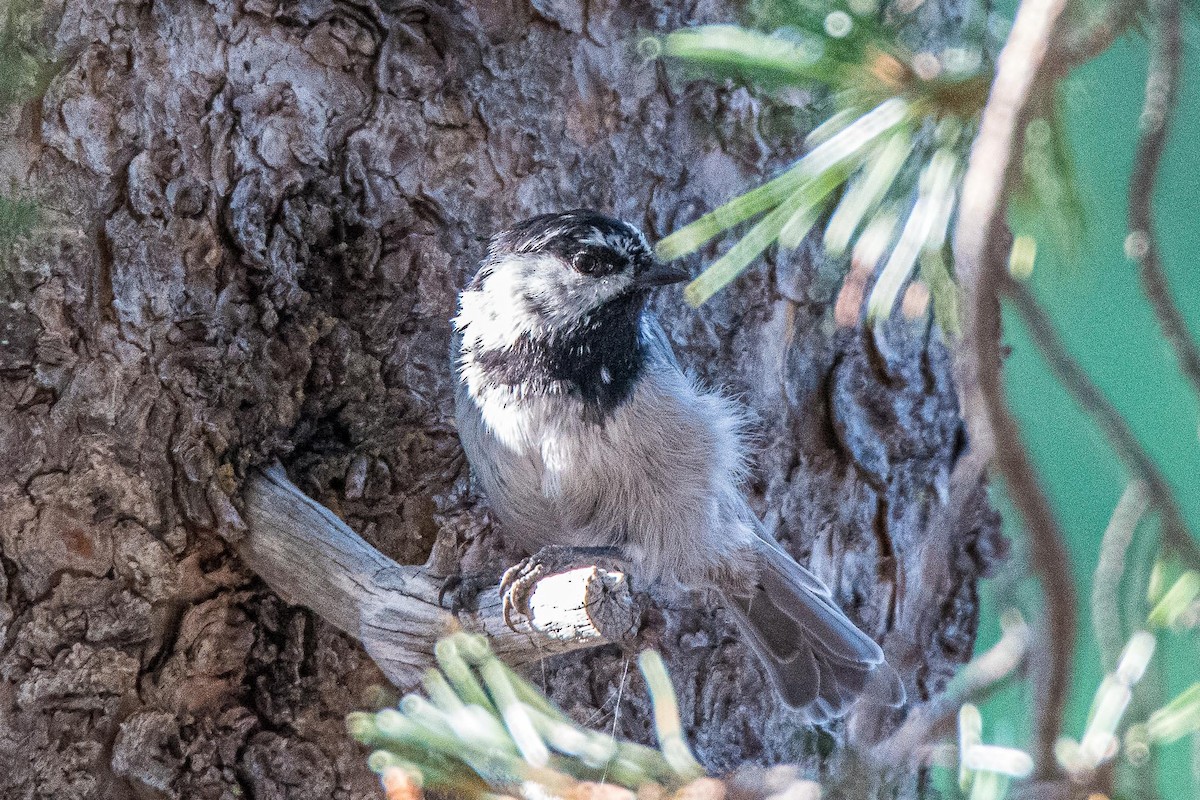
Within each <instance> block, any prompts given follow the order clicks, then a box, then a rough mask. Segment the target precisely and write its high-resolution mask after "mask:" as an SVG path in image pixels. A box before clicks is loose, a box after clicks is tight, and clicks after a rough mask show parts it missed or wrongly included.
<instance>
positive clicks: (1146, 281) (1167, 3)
mask: <svg viewBox="0 0 1200 800" xmlns="http://www.w3.org/2000/svg"><path fill="white" fill-rule="evenodd" d="M1150 11H1151V14H1150V16H1151V18H1152V22H1151V27H1150V31H1151V35H1150V67H1149V70H1148V74H1147V76H1146V99H1145V102H1144V104H1143V105H1142V117H1141V129H1142V130H1141V138H1139V139H1138V145H1137V151H1136V152H1135V154H1134V159H1133V174H1132V175H1131V177H1130V180H1129V238H1128V239H1126V241H1125V251H1126V253H1127V254H1128V255H1129V257H1130V258H1132V259H1133V260H1134V262H1135V263H1136V264H1137V265H1138V271H1139V272H1140V274H1141V278H1142V289H1143V291H1145V293H1146V298H1147V299H1148V300H1149V301H1150V305H1151V306H1153V308H1154V315H1155V316H1156V317H1158V324H1159V325H1160V326H1161V327H1162V331H1163V336H1164V337H1166V339H1167V342H1168V343H1170V345H1171V348H1172V349H1173V350H1174V351H1175V357H1176V358H1178V359H1179V367H1180V369H1181V370H1182V371H1183V374H1184V376H1185V377H1186V378H1187V380H1188V382H1189V383H1191V385H1192V391H1194V392H1195V393H1196V396H1197V397H1198V398H1200V349H1198V348H1197V347H1196V342H1195V340H1194V339H1193V338H1192V336H1191V333H1190V332H1189V331H1188V327H1187V322H1186V321H1185V320H1184V318H1183V313H1182V312H1180V310H1179V306H1177V305H1176V304H1175V301H1174V300H1173V299H1172V298H1171V289H1170V287H1169V285H1168V284H1167V276H1166V275H1165V274H1164V273H1163V266H1162V258H1161V254H1160V253H1159V249H1158V240H1157V237H1156V236H1155V233H1154V209H1153V200H1154V186H1155V182H1156V181H1157V178H1158V167H1159V163H1160V162H1161V160H1162V154H1163V150H1164V149H1165V148H1166V144H1167V137H1168V135H1169V134H1170V122H1171V116H1172V114H1174V112H1175V105H1176V102H1177V101H1178V99H1179V75H1180V70H1181V68H1182V61H1183V42H1182V34H1181V24H1180V3H1179V0H1151V2H1150Z"/></svg>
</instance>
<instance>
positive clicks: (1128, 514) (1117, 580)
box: [1092, 480, 1150, 671]
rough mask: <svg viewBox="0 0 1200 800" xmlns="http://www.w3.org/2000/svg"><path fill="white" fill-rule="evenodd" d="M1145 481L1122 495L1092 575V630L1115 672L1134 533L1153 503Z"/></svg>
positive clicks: (1104, 660) (1122, 635)
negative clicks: (1124, 582) (1123, 581)
mask: <svg viewBox="0 0 1200 800" xmlns="http://www.w3.org/2000/svg"><path fill="white" fill-rule="evenodd" d="M1149 501H1150V498H1149V493H1148V492H1147V490H1146V484H1145V482H1144V481H1140V480H1133V481H1130V482H1129V485H1128V486H1126V487H1125V491H1123V492H1121V499H1120V500H1118V501H1117V507H1116V508H1115V509H1113V513H1112V517H1111V518H1109V521H1108V526H1107V527H1106V528H1105V529H1104V538H1102V539H1101V540H1100V558H1098V559H1097V560H1096V571H1095V572H1094V573H1092V629H1093V630H1094V631H1095V634H1096V641H1097V642H1098V643H1099V645H1100V660H1101V662H1102V663H1103V665H1104V668H1105V669H1106V670H1109V671H1111V670H1114V669H1116V666H1117V659H1118V658H1120V656H1121V648H1122V647H1123V646H1124V644H1125V640H1126V634H1125V625H1124V622H1123V620H1122V619H1121V603H1120V597H1121V579H1122V578H1123V577H1124V576H1125V562H1126V558H1127V555H1128V553H1129V546H1130V544H1132V543H1133V532H1134V531H1135V530H1137V526H1138V523H1139V522H1141V519H1142V517H1143V516H1144V515H1145V513H1146V508H1147V506H1149V504H1150V502H1149Z"/></svg>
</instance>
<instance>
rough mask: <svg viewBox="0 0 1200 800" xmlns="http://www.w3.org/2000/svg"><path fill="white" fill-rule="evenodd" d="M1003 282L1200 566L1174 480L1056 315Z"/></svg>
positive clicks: (1177, 541)
mask: <svg viewBox="0 0 1200 800" xmlns="http://www.w3.org/2000/svg"><path fill="white" fill-rule="evenodd" d="M1001 286H1002V289H1003V290H1004V293H1005V294H1006V295H1007V296H1008V298H1009V299H1010V300H1011V301H1012V304H1013V308H1015V309H1016V311H1017V313H1018V314H1020V315H1021V320H1022V321H1023V322H1024V323H1025V327H1026V329H1027V330H1028V331H1029V335H1030V337H1031V338H1032V339H1033V342H1034V344H1035V345H1036V346H1037V348H1038V350H1040V351H1041V353H1042V357H1043V358H1045V359H1046V363H1047V364H1049V366H1050V369H1051V370H1052V371H1053V372H1054V374H1055V377H1057V378H1058V382H1059V383H1060V384H1062V386H1063V387H1064V388H1065V389H1066V390H1067V391H1068V392H1069V393H1070V394H1071V395H1072V396H1073V397H1074V398H1075V400H1076V401H1077V402H1078V403H1079V406H1080V408H1082V409H1083V411H1084V413H1086V414H1087V415H1088V416H1089V417H1091V418H1092V421H1093V422H1095V423H1096V426H1097V427H1099V428H1100V430H1101V431H1102V432H1103V433H1104V436H1105V438H1107V439H1108V441H1109V442H1110V443H1111V444H1112V446H1113V449H1114V450H1116V451H1117V456H1118V457H1119V458H1120V459H1121V460H1122V461H1123V462H1125V466H1126V467H1127V468H1128V469H1129V471H1130V472H1132V473H1133V475H1134V476H1135V477H1136V478H1137V479H1138V480H1141V481H1143V482H1144V483H1145V484H1146V490H1147V492H1148V493H1149V497H1150V502H1151V503H1152V504H1153V505H1154V507H1155V508H1156V509H1157V510H1158V513H1159V515H1160V516H1161V518H1162V529H1163V541H1164V543H1165V544H1166V545H1167V547H1169V548H1170V549H1171V550H1173V551H1174V552H1175V553H1176V554H1177V555H1178V556H1179V557H1180V558H1181V559H1183V560H1184V561H1185V562H1187V563H1188V564H1189V565H1195V566H1197V567H1200V545H1198V544H1197V543H1196V540H1195V539H1193V538H1192V535H1191V534H1190V533H1189V532H1188V528H1187V523H1185V522H1184V519H1183V512H1181V511H1180V509H1179V503H1178V502H1177V501H1176V500H1175V495H1174V493H1173V492H1172V491H1171V485H1170V484H1169V483H1168V482H1167V479H1166V476H1164V475H1163V474H1162V472H1161V471H1160V470H1159V468H1158V465H1157V464H1155V463H1154V460H1153V459H1152V458H1150V454H1149V453H1147V452H1146V449H1145V448H1144V447H1142V444H1141V442H1139V441H1138V438H1137V436H1136V435H1135V434H1134V432H1133V429H1132V428H1131V427H1129V423H1128V422H1127V421H1126V420H1125V418H1124V417H1123V416H1121V413H1120V412H1119V411H1117V409H1116V407H1115V406H1113V404H1112V402H1110V401H1109V399H1108V398H1107V397H1105V396H1104V393H1103V392H1102V391H1100V389H1099V387H1097V386H1096V384H1095V383H1093V382H1092V379H1091V378H1090V377H1089V376H1088V374H1087V373H1086V372H1085V371H1084V370H1083V368H1082V367H1081V366H1079V362H1077V361H1076V360H1075V359H1073V358H1072V357H1071V354H1070V353H1069V352H1068V350H1067V347H1066V344H1065V343H1064V342H1063V340H1062V338H1061V337H1059V335H1058V331H1056V330H1055V329H1054V324H1053V323H1052V322H1051V321H1050V317H1049V316H1048V315H1047V314H1046V311H1045V309H1044V308H1042V306H1041V304H1039V303H1038V301H1037V299H1036V298H1034V296H1033V294H1032V293H1031V292H1030V291H1029V289H1028V287H1026V286H1025V285H1024V284H1022V283H1020V282H1019V281H1016V280H1014V279H1013V278H1011V277H1009V276H1007V275H1006V276H1005V277H1004V279H1003V281H1002V284H1001Z"/></svg>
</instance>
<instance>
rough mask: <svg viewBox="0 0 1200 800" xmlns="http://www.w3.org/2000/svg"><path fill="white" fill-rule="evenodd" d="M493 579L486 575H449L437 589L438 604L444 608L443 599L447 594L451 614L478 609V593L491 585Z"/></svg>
mask: <svg viewBox="0 0 1200 800" xmlns="http://www.w3.org/2000/svg"><path fill="white" fill-rule="evenodd" d="M493 580H494V578H492V577H490V576H487V575H450V576H449V577H447V578H446V579H445V581H443V582H442V587H441V588H440V589H439V590H438V605H439V606H441V607H442V608H445V607H446V603H445V599H446V597H447V596H449V597H450V612H451V613H452V614H461V613H462V612H464V611H478V610H479V593H480V592H481V591H483V590H484V589H486V588H487V587H489V586H491V584H492V581H493Z"/></svg>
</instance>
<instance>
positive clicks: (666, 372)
mask: <svg viewBox="0 0 1200 800" xmlns="http://www.w3.org/2000/svg"><path fill="white" fill-rule="evenodd" d="M687 277H688V275H687V273H686V272H685V271H684V270H682V269H679V268H677V267H674V266H671V265H668V264H664V263H662V262H660V261H659V260H658V259H656V257H655V255H654V251H653V250H652V248H651V246H650V245H649V243H648V241H647V239H646V236H645V235H644V234H643V233H642V232H641V231H640V230H639V229H638V228H637V227H635V226H634V225H632V224H629V223H627V222H623V221H620V220H617V219H614V218H612V217H609V216H606V215H604V214H602V213H600V212H597V211H593V210H589V209H575V210H571V211H564V212H558V213H551V214H542V215H539V216H535V217H532V218H529V219H526V220H524V221H523V222H520V223H518V224H516V225H513V226H512V227H510V228H508V229H506V230H503V231H501V232H499V233H497V234H496V235H494V236H493V237H492V238H491V240H490V242H489V244H488V248H487V253H486V255H485V257H484V258H483V259H482V261H481V263H480V265H479V268H478V271H477V272H476V273H475V274H474V277H472V278H471V280H470V281H469V282H468V283H467V285H466V286H465V288H464V289H463V290H462V291H461V293H460V294H459V302H458V310H457V313H456V315H455V316H454V318H453V320H452V324H453V329H454V336H453V343H452V346H451V357H452V360H453V366H454V369H455V371H456V374H457V384H456V392H455V416H456V420H457V425H458V432H459V436H460V439H461V441H462V446H463V450H464V452H465V454H466V456H467V460H468V461H469V463H470V465H471V470H472V474H473V475H474V477H475V480H476V482H477V484H478V485H479V486H480V487H481V488H482V490H483V493H484V495H485V496H486V497H487V500H488V504H489V506H490V508H491V510H492V512H493V514H494V515H495V517H496V518H497V519H498V520H499V522H500V524H501V527H502V530H503V532H504V535H505V537H506V540H513V541H515V543H516V544H518V545H519V546H520V547H522V548H523V549H524V550H525V551H526V552H528V553H535V554H536V553H537V552H538V551H539V550H543V551H548V550H551V549H557V551H558V552H560V553H561V552H563V551H565V552H568V553H569V552H572V551H575V550H578V551H581V552H588V551H589V549H592V550H594V549H595V548H600V549H601V550H603V551H605V552H612V553H616V554H618V557H619V558H620V559H621V562H622V563H624V564H628V565H629V568H630V569H631V570H632V571H633V575H634V576H636V578H637V580H639V581H644V582H646V583H647V584H648V585H651V586H654V587H656V589H660V590H663V591H678V590H685V591H686V590H693V591H698V592H700V593H702V594H704V595H707V596H715V597H716V598H717V599H718V602H719V603H720V604H721V605H722V606H723V607H724V608H725V609H726V610H727V612H728V613H729V614H730V615H731V616H732V618H733V619H734V621H735V622H736V623H737V624H738V627H739V629H740V630H741V631H742V632H743V634H744V636H745V638H746V640H747V641H748V643H749V645H750V647H751V649H752V650H753V651H754V652H755V653H756V654H757V656H758V658H759V660H760V661H761V662H762V664H763V665H764V667H765V668H766V673H767V675H768V676H769V680H770V683H771V684H772V685H773V686H774V687H775V689H776V691H777V692H778V695H779V696H780V698H781V699H782V700H783V701H784V702H785V703H786V704H787V705H788V706H791V707H793V708H795V709H799V710H801V711H802V712H804V714H806V715H807V718H808V719H809V720H810V721H812V722H814V723H816V722H824V721H827V720H831V719H834V718H836V717H839V716H842V715H844V714H845V713H846V712H847V711H848V709H849V708H850V706H851V705H852V704H853V702H854V701H855V699H856V697H857V696H859V695H860V694H861V693H862V692H863V691H864V689H865V688H866V687H867V686H868V682H872V685H873V686H874V683H875V682H876V681H878V677H877V676H879V675H881V674H882V675H886V680H885V681H884V683H883V685H885V686H887V687H888V689H887V692H886V693H885V694H887V695H889V696H890V697H891V698H892V699H891V704H898V701H897V700H896V698H897V695H902V693H903V689H902V687H901V686H900V685H899V681H898V678H897V677H896V675H895V672H894V671H892V670H891V669H890V667H888V666H887V664H886V661H885V659H884V654H883V651H882V650H881V648H880V647H879V645H878V644H877V643H876V642H875V641H874V640H873V639H872V638H871V637H870V636H868V635H867V634H866V633H864V632H863V631H862V630H860V629H859V628H858V627H857V626H856V625H855V624H854V623H853V622H852V621H851V620H850V618H849V617H848V616H847V615H846V614H845V613H844V612H843V611H842V610H841V609H840V608H839V607H838V605H837V604H836V602H835V601H834V599H833V597H832V595H831V593H830V591H829V589H828V588H827V587H826V586H825V584H823V583H822V582H821V581H820V580H819V579H818V578H817V577H816V576H815V575H813V574H812V573H811V572H810V571H808V570H807V569H805V568H804V567H803V566H801V565H800V564H798V563H797V562H796V561H795V560H793V559H792V558H791V556H790V555H788V554H787V552H785V551H784V550H783V548H782V547H781V546H780V545H779V544H778V543H777V542H776V541H775V539H774V538H773V537H772V536H771V535H770V534H769V533H768V532H767V531H766V530H765V528H764V527H763V525H762V523H761V522H760V520H759V519H758V517H757V516H756V515H755V514H754V512H753V510H752V509H751V508H750V505H749V503H748V501H747V499H746V497H745V493H744V490H743V482H744V479H745V477H746V474H747V463H748V457H747V453H748V449H749V445H748V434H747V426H748V414H747V412H746V411H745V410H744V409H742V408H740V407H739V406H738V404H736V403H735V402H734V401H733V400H731V399H730V398H728V397H726V396H725V395H724V394H722V393H721V392H719V391H713V390H709V389H707V388H705V387H703V386H701V385H700V384H699V382H698V381H697V380H696V379H694V378H693V377H692V376H690V375H689V374H688V373H687V372H685V371H684V370H683V369H682V368H681V367H680V365H679V362H678V360H677V359H676V357H675V353H674V351H673V349H672V347H671V344H670V341H669V339H668V338H667V335H666V333H665V332H664V330H663V328H662V326H661V325H660V324H659V322H658V320H657V318H656V317H655V315H654V314H653V313H652V312H651V311H650V310H649V309H648V308H647V301H648V298H649V296H650V294H651V292H652V291H653V290H655V289H656V288H658V287H662V286H667V285H670V284H674V283H677V282H680V281H682V280H685V279H686V278H687ZM534 558H535V559H536V556H534ZM511 572H513V570H510V573H511ZM505 583H509V584H510V585H509V586H508V590H509V591H513V589H514V586H513V585H511V582H510V581H509V576H508V575H506V578H505ZM502 588H503V585H502ZM508 599H509V598H507V597H506V601H507V600H508ZM513 602H517V603H520V602H521V601H520V600H519V599H518V600H515V601H513ZM872 694H876V692H875V689H874V688H873V689H872Z"/></svg>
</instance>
